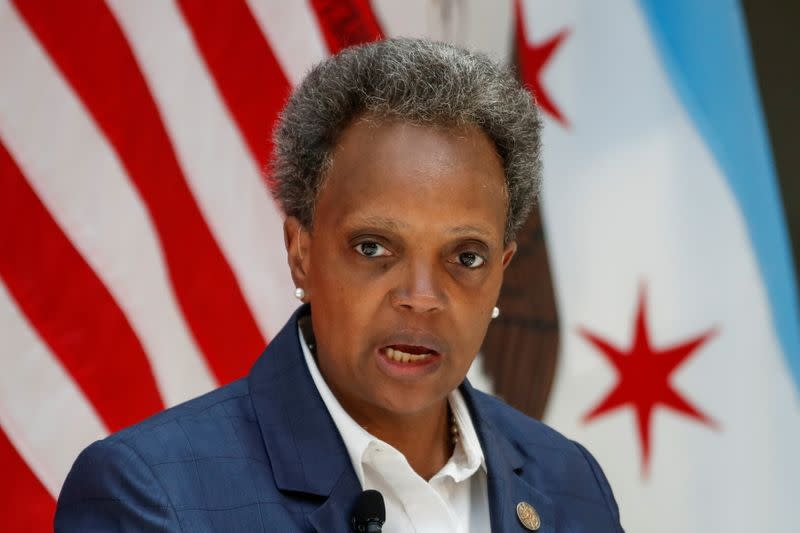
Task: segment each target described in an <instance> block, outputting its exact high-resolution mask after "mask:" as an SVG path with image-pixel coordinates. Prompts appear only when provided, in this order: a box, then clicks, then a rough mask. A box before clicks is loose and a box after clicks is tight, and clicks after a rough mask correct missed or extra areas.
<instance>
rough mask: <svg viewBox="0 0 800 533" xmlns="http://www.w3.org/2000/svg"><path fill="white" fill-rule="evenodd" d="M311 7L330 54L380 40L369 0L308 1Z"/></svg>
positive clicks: (376, 22)
mask: <svg viewBox="0 0 800 533" xmlns="http://www.w3.org/2000/svg"><path fill="white" fill-rule="evenodd" d="M311 7H312V8H313V9H314V13H315V14H316V16H317V21H318V22H319V27H320V29H321V30H322V34H323V35H324V36H325V42H326V43H327V45H328V50H330V52H331V53H332V54H335V53H337V52H338V51H339V50H341V49H342V48H347V47H348V46H353V45H356V44H362V43H368V42H371V41H377V40H379V39H383V31H381V26H380V24H379V23H378V18H377V17H376V16H375V13H374V12H373V11H372V7H371V6H370V3H369V0H311Z"/></svg>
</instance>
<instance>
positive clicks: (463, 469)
mask: <svg viewBox="0 0 800 533" xmlns="http://www.w3.org/2000/svg"><path fill="white" fill-rule="evenodd" d="M298 334H299V336H300V345H301V346H302V348H303V355H304V357H305V360H306V365H308V370H309V371H310V372H311V377H312V378H313V379H314V384H315V385H316V387H317V390H318V391H319V394H320V396H322V401H323V402H325V406H326V407H327V408H328V412H330V414H331V418H333V422H334V424H336V428H337V429H338V430H339V433H340V434H341V435H342V440H344V445H345V447H346V448H347V453H348V454H349V455H350V461H351V462H352V463H353V468H354V469H355V472H356V475H357V476H358V480H359V481H360V482H361V487H362V488H364V489H365V490H366V489H375V490H377V491H379V492H380V493H381V494H383V499H384V502H385V504H386V523H385V524H384V525H383V531H384V533H408V532H411V531H416V532H418V533H427V532H430V533H444V532H448V531H452V532H458V533H476V532H481V533H483V532H486V531H490V529H491V527H490V525H489V497H488V492H487V484H486V462H485V460H484V457H483V450H482V449H481V443H480V441H479V440H478V435H477V433H476V432H475V427H474V426H473V425H472V418H471V417H470V414H469V409H468V408H467V404H466V402H465V401H464V397H463V396H462V395H461V392H460V391H459V390H458V389H456V390H454V391H453V392H451V393H450V396H449V398H448V400H449V402H450V408H451V410H452V412H453V417H454V418H455V422H456V425H457V426H458V432H459V440H458V443H457V444H456V447H455V450H454V451H453V455H452V456H451V457H450V459H449V460H448V461H447V463H446V464H445V465H444V466H443V467H442V469H441V470H439V472H437V473H436V474H435V475H434V476H433V477H432V478H431V479H430V481H426V480H425V479H423V478H422V477H420V476H419V475H418V474H417V473H416V472H415V471H414V470H413V469H412V468H411V465H409V464H408V461H407V460H406V458H405V456H404V455H403V454H401V453H400V452H399V451H398V450H396V449H395V448H394V447H393V446H391V445H390V444H387V443H386V442H384V441H382V440H380V439H379V438H377V437H375V436H373V435H371V434H369V433H368V432H367V430H365V429H364V428H362V427H361V426H359V425H358V423H356V421H355V420H353V418H352V417H351V416H350V415H349V414H347V412H346V411H345V410H344V408H343V407H342V406H341V404H340V403H339V401H338V400H337V399H336V397H335V396H334V395H333V393H332V392H331V389H330V388H329V387H328V384H327V383H326V382H325V379H324V378H323V377H322V374H321V373H320V371H319V369H318V368H317V363H316V361H315V360H314V357H313V356H312V355H311V351H310V350H309V348H308V344H306V340H305V338H303V333H302V331H300V329H299V328H298Z"/></svg>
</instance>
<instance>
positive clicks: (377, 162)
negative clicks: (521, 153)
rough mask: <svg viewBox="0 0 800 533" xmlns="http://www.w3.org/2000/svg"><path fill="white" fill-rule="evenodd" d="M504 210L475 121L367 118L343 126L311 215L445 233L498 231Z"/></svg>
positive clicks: (488, 146)
mask: <svg viewBox="0 0 800 533" xmlns="http://www.w3.org/2000/svg"><path fill="white" fill-rule="evenodd" d="M506 210H507V194H506V186H505V174H504V171H503V165H502V160H501V159H500V157H499V156H498V155H497V152H496V150H495V147H494V144H493V143H492V141H491V140H490V139H489V137H488V136H487V135H486V134H485V133H484V132H483V131H482V130H481V129H480V128H478V127H477V126H465V127H458V128H455V127H441V126H420V125H415V124H411V123H408V122H402V121H396V120H380V119H374V118H369V117H367V118H362V119H360V120H358V121H356V122H354V123H353V124H352V125H350V126H349V127H348V128H347V129H346V130H345V131H344V132H343V134H342V136H341V138H340V140H339V143H338V144H337V146H336V149H335V150H334V153H333V157H332V161H331V165H330V167H329V169H328V172H327V173H326V176H325V183H324V186H323V188H322V191H321V192H320V195H319V198H318V201H317V206H316V213H315V220H317V221H320V222H322V221H323V220H324V221H325V223H328V224H342V223H344V222H348V221H353V220H358V219H372V220H375V219H382V220H383V221H384V222H385V223H386V224H387V225H394V226H396V227H397V228H404V227H415V226H419V225H420V224H424V225H428V226H429V227H431V229H433V228H434V227H437V228H438V227H441V228H442V229H444V230H446V231H448V232H450V231H453V229H454V228H459V227H461V228H463V227H466V226H483V227H485V228H489V227H491V228H492V232H493V233H499V234H500V235H501V236H502V233H503V229H504V226H505V217H506ZM315 225H316V224H315Z"/></svg>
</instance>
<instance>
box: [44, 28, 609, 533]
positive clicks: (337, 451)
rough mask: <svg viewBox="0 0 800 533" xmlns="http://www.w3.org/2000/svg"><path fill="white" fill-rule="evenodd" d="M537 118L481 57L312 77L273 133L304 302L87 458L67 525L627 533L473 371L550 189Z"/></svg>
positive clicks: (386, 46) (360, 54)
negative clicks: (374, 515)
mask: <svg viewBox="0 0 800 533" xmlns="http://www.w3.org/2000/svg"><path fill="white" fill-rule="evenodd" d="M539 129H540V124H539V118H538V114H537V112H536V109H535V107H534V105H533V103H532V102H531V99H530V97H529V95H528V94H527V92H525V91H524V89H522V88H521V87H520V86H519V84H518V83H517V82H516V81H515V80H514V78H513V77H512V76H511V74H510V73H509V72H507V71H505V70H503V69H502V68H500V67H499V66H498V65H496V64H495V63H493V62H492V61H490V60H489V59H487V58H485V57H483V56H480V55H477V54H472V53H469V52H466V51H464V50H460V49H458V48H455V47H452V46H450V45H445V44H440V43H431V42H426V41H419V40H403V39H401V40H388V41H382V42H379V43H374V44H371V45H366V46H361V47H356V48H351V49H348V50H345V51H343V52H342V53H340V54H339V55H337V56H335V57H333V58H330V59H329V60H327V61H325V62H323V63H322V64H320V65H318V66H317V67H316V68H315V69H314V70H312V72H311V73H309V75H308V76H307V77H306V79H305V80H304V82H303V83H302V84H301V85H300V86H299V87H298V89H297V90H296V92H295V93H294V94H293V95H292V97H291V99H290V101H289V102H288V104H287V106H286V109H285V110H284V112H283V114H282V116H281V119H280V123H279V125H278V127H277V129H276V134H275V146H276V149H275V154H274V157H273V168H272V174H273V180H274V192H275V196H276V198H277V200H278V201H279V202H280V204H281V205H282V207H283V209H284V211H285V213H286V215H287V216H286V221H285V226H284V234H285V241H286V247H287V251H288V257H289V267H290V269H291V273H292V278H293V279H294V282H295V284H296V286H297V290H296V296H297V297H298V298H299V299H300V300H302V301H303V302H304V303H305V304H306V305H303V306H301V308H300V309H299V310H298V311H297V312H296V313H295V315H294V316H293V317H292V319H291V320H290V322H289V323H288V324H287V325H286V327H285V328H284V329H283V330H282V331H281V333H280V334H279V335H278V336H277V337H276V338H275V339H273V341H272V343H271V344H270V346H269V347H268V348H267V350H266V351H265V352H264V354H263V355H262V356H261V358H260V359H259V360H258V362H257V363H256V364H255V366H254V367H253V370H252V371H251V373H250V375H249V376H248V377H247V378H245V379H242V380H240V381H237V382H235V383H233V384H231V385H228V386H226V387H223V388H221V389H218V390H216V391H213V392H212V393H210V394H208V395H206V396H203V397H201V398H198V399H195V400H192V401H190V402H187V403H186V404H183V405H181V406H178V407H176V408H173V409H170V410H168V411H165V412H164V413H162V414H160V415H157V416H156V417H154V418H152V419H150V420H148V421H145V422H143V423H141V424H138V425H137V426H134V427H133V428H129V429H127V430H124V431H122V432H120V433H118V434H116V435H113V436H111V437H109V438H108V439H106V440H104V441H99V442H98V443H95V444H93V445H92V446H90V447H89V448H88V449H87V450H86V451H84V453H83V454H82V455H81V456H80V457H79V458H78V460H77V461H76V464H75V466H74V467H73V469H72V472H71V473H70V475H69V477H68V479H67V482H66V484H65V487H64V489H63V491H62V494H61V496H60V498H59V505H58V512H57V516H56V528H57V529H59V530H64V531H66V530H81V531H86V530H91V529H101V530H107V529H110V530H115V529H136V530H140V529H141V530H166V531H179V530H184V531H212V530H218V531H229V530H246V531H309V530H316V531H348V530H350V528H351V522H352V520H351V513H352V510H353V507H354V505H355V504H356V501H357V500H358V497H359V494H360V493H361V491H362V489H367V488H368V489H377V490H379V491H380V492H381V493H382V494H383V498H384V500H385V502H386V523H385V525H384V529H383V530H384V531H387V532H388V531H393V532H396V531H489V530H492V531H515V530H524V529H525V528H527V529H528V530H534V531H535V530H539V531H570V532H581V531H587V532H588V531H592V532H605V531H621V527H620V525H619V513H618V510H617V506H616V503H615V502H614V499H613V496H612V494H611V490H610V488H609V486H608V483H607V482H606V480H605V478H604V476H603V474H602V471H601V470H600V468H599V466H598V465H597V463H596V462H595V461H594V459H593V458H592V457H591V456H590V455H589V453H588V452H587V451H586V450H585V449H583V448H582V447H580V446H579V445H577V444H575V443H572V442H570V441H568V440H567V439H565V438H564V437H562V436H560V435H558V434H557V433H556V432H554V431H552V430H550V429H549V428H547V427H545V426H544V425H542V424H541V423H538V422H536V421H534V420H531V419H529V418H527V417H525V416H524V415H522V414H520V413H519V412H517V411H514V410H513V409H511V408H510V407H508V406H506V405H505V404H503V403H502V402H500V401H498V400H496V399H494V398H491V397H489V396H486V395H484V394H482V393H479V392H477V391H475V390H474V389H472V388H471V387H470V386H469V384H468V383H467V382H466V381H465V375H466V373H467V370H468V368H469V366H470V364H471V363H472V361H473V359H474V357H475V355H476V354H477V352H478V349H479V348H480V345H481V342H482V340H483V337H484V335H485V333H486V329H487V327H488V324H489V321H490V320H491V319H492V317H493V316H496V313H497V310H496V308H495V307H494V305H495V303H496V300H497V297H498V294H499V291H500V286H501V283H502V277H503V270H504V269H505V267H506V266H507V265H508V263H509V261H510V260H511V259H512V257H513V255H514V251H515V249H516V245H515V243H514V233H515V231H516V230H517V229H518V228H519V227H520V226H521V225H522V223H523V221H524V220H525V217H526V215H527V213H528V211H529V210H530V208H531V205H532V203H533V201H534V198H535V195H536V192H537V190H538V181H539V176H540V163H539Z"/></svg>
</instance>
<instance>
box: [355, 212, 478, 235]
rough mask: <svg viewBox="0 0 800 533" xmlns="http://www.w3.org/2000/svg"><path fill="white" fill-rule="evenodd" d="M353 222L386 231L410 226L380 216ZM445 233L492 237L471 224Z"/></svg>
mask: <svg viewBox="0 0 800 533" xmlns="http://www.w3.org/2000/svg"><path fill="white" fill-rule="evenodd" d="M353 222H354V225H358V226H368V227H374V228H381V229H387V230H391V231H397V230H400V229H404V228H408V227H409V226H410V224H407V223H405V222H402V221H399V220H395V219H393V218H387V217H382V216H380V215H371V216H366V217H363V218H358V219H357V220H355V221H353ZM447 233H449V234H451V235H456V236H462V235H479V236H481V237H485V238H491V237H492V232H491V231H489V230H487V229H486V228H485V227H483V226H475V225H473V224H462V225H460V226H454V227H452V228H448V229H447Z"/></svg>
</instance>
